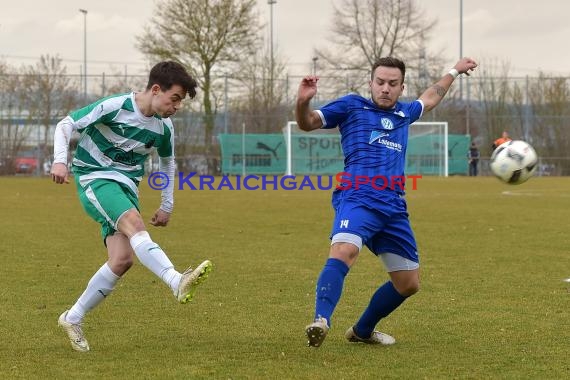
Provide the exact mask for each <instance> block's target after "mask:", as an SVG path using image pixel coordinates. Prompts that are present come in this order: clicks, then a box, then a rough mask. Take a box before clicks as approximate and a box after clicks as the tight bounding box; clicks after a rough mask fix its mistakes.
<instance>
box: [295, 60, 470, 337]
mask: <svg viewBox="0 0 570 380" xmlns="http://www.w3.org/2000/svg"><path fill="white" fill-rule="evenodd" d="M476 67H477V63H476V62H475V61H474V60H472V59H471V58H462V59H460V60H459V61H458V62H457V63H456V64H455V66H454V67H453V68H452V69H451V70H450V71H449V72H448V73H447V74H445V75H444V76H443V77H442V78H441V79H440V80H439V81H438V82H437V83H435V84H434V85H432V86H431V87H429V88H428V89H427V90H426V91H425V92H424V93H423V94H422V95H421V96H420V97H419V99H417V100H415V101H413V102H411V103H404V102H400V101H399V100H398V99H399V97H400V96H401V95H402V93H403V91H404V77H405V74H406V66H405V64H404V62H402V61H401V60H399V59H397V58H393V57H384V58H380V59H379V60H378V61H377V62H376V63H374V65H373V66H372V73H371V78H370V93H371V98H370V99H367V98H364V97H362V96H360V95H357V94H349V95H346V96H343V97H341V98H339V99H336V100H334V101H332V102H331V103H329V104H327V105H325V106H324V107H322V108H321V109H319V110H312V109H311V107H310V104H309V103H310V101H311V99H312V98H313V97H314V96H315V94H316V93H317V81H318V79H319V78H318V77H316V76H306V77H304V78H303V80H302V81H301V84H300V85H299V90H298V94H297V104H296V118H297V124H298V125H299V128H301V129H302V130H304V131H311V130H315V129H319V128H335V127H337V126H338V128H339V131H340V134H341V144H342V150H343V153H344V156H345V160H344V163H345V168H344V173H343V178H345V179H347V180H346V182H344V181H343V182H342V183H340V184H339V186H341V187H342V189H339V188H338V187H337V189H335V191H334V192H333V195H332V205H333V208H334V210H335V218H334V222H333V228H332V232H331V247H330V251H329V257H328V259H327V261H326V263H325V265H324V268H323V269H322V271H321V273H320V276H319V278H318V280H317V286H316V303H315V318H314V321H313V322H312V323H311V324H309V325H308V326H307V327H306V330H305V332H306V334H307V338H308V345H309V346H311V347H319V346H321V344H322V343H323V341H324V339H325V337H326V336H327V333H328V331H329V328H330V326H331V316H332V314H333V311H334V309H335V307H336V305H337V304H338V302H339V300H340V296H341V293H342V288H343V284H344V279H345V277H346V275H347V274H348V271H349V269H350V267H351V266H352V265H353V264H354V263H355V262H356V259H357V257H358V254H359V252H360V250H361V249H362V246H363V245H365V246H367V247H368V248H369V249H370V250H371V251H372V253H374V254H375V255H376V256H378V257H379V258H380V259H381V260H382V262H383V263H384V266H385V268H386V270H387V272H388V274H389V276H390V280H389V281H387V282H386V283H384V284H382V285H381V286H380V287H379V288H378V289H377V290H376V292H375V293H374V294H373V295H372V299H371V300H370V303H369V305H368V307H367V308H366V310H364V313H363V314H362V316H361V317H360V319H359V320H358V321H357V322H356V324H355V325H354V326H352V327H350V328H349V329H348V330H347V331H346V334H345V337H346V339H347V340H348V341H349V342H363V343H368V344H383V345H390V344H394V343H395V342H396V340H395V339H394V338H393V337H392V336H390V335H388V334H384V333H381V332H379V331H376V330H375V328H376V325H377V324H378V322H379V321H380V320H381V319H382V318H385V317H386V316H388V315H389V314H390V313H392V312H393V311H394V310H395V309H396V308H398V306H400V305H401V304H402V303H403V302H404V301H405V300H406V298H408V297H410V296H412V295H413V294H415V293H416V292H417V291H418V290H419V283H420V277H419V258H418V253H417V247H416V240H415V238H414V234H413V232H412V228H411V226H410V221H409V218H408V212H407V205H406V201H405V199H404V197H403V196H404V189H403V188H402V187H403V186H401V185H398V184H399V183H401V182H402V181H401V179H402V178H404V168H405V155H406V147H407V143H408V129H409V128H410V124H412V123H413V122H414V121H416V120H418V119H419V118H420V117H421V116H422V114H423V113H425V112H427V111H430V110H431V109H432V108H434V107H435V106H437V105H438V104H439V102H440V101H441V99H442V98H443V97H444V96H445V94H446V93H447V91H448V90H449V87H450V86H451V84H452V83H453V81H454V79H455V78H457V76H458V75H459V74H467V75H469V72H470V71H472V70H474V69H475V68H476ZM374 178H376V181H373V180H372V179H374ZM357 182H358V185H356V183H357Z"/></svg>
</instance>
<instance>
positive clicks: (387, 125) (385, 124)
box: [380, 117, 394, 129]
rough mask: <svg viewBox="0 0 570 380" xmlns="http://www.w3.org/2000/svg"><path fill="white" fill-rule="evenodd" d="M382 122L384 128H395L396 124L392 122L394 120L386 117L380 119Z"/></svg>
mask: <svg viewBox="0 0 570 380" xmlns="http://www.w3.org/2000/svg"><path fill="white" fill-rule="evenodd" d="M380 124H382V127H383V128H384V129H394V124H393V123H392V120H390V119H386V118H385V117H383V118H381V119H380Z"/></svg>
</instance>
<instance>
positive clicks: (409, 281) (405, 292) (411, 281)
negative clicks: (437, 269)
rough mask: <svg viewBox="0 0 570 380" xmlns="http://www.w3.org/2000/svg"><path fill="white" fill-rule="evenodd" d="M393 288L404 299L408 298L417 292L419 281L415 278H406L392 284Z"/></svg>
mask: <svg viewBox="0 0 570 380" xmlns="http://www.w3.org/2000/svg"><path fill="white" fill-rule="evenodd" d="M393 284H394V287H395V288H396V290H397V291H398V293H400V294H401V295H402V296H404V297H410V296H413V295H414V294H416V293H417V292H419V290H420V281H419V279H417V278H406V279H403V280H402V279H400V280H399V281H396V282H393Z"/></svg>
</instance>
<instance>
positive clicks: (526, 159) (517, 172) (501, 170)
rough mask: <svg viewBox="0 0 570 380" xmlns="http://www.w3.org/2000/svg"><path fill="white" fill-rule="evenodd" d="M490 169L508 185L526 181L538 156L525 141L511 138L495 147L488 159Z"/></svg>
mask: <svg viewBox="0 0 570 380" xmlns="http://www.w3.org/2000/svg"><path fill="white" fill-rule="evenodd" d="M490 166H491V171H492V172H493V174H494V175H495V176H496V177H497V178H499V179H500V180H501V181H503V182H506V183H508V184H510V185H518V184H521V183H523V182H526V181H527V180H528V179H529V178H530V177H532V176H533V174H534V172H535V171H536V167H537V166H538V156H537V155H536V152H535V151H534V149H533V148H532V146H530V144H528V143H527V142H524V141H521V140H512V141H507V142H506V143H503V144H501V145H499V146H498V147H497V149H495V151H494V152H493V154H492V155H491V160H490Z"/></svg>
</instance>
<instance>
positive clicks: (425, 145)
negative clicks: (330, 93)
mask: <svg viewBox="0 0 570 380" xmlns="http://www.w3.org/2000/svg"><path fill="white" fill-rule="evenodd" d="M283 133H284V135H285V145H286V150H287V163H286V172H285V174H287V175H298V174H302V175H304V174H309V175H310V174H314V175H318V174H336V173H339V172H341V171H342V170H343V168H344V155H343V153H342V147H341V145H340V134H339V133H338V129H336V128H333V129H319V130H316V131H312V132H304V131H302V130H300V129H299V127H298V126H297V123H296V122H294V121H290V122H288V123H287V125H286V126H285V128H284V129H283ZM448 143H449V136H448V125H447V122H440V121H433V122H431V121H430V122H415V123H413V124H412V125H411V127H410V131H409V139H408V148H407V152H406V174H421V175H436V176H445V177H447V176H448V175H449V161H448V152H449V145H448Z"/></svg>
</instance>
